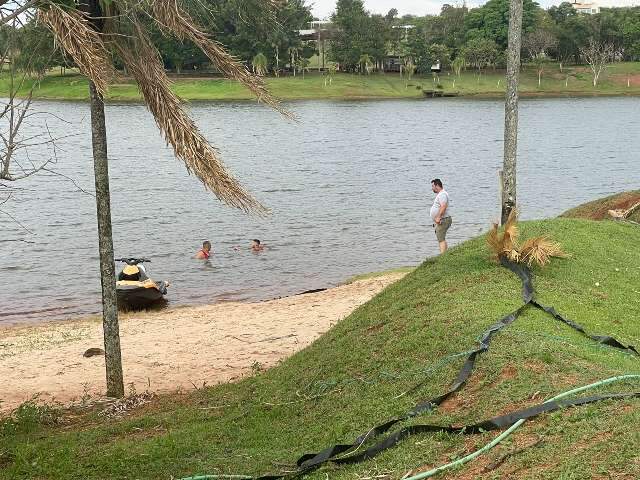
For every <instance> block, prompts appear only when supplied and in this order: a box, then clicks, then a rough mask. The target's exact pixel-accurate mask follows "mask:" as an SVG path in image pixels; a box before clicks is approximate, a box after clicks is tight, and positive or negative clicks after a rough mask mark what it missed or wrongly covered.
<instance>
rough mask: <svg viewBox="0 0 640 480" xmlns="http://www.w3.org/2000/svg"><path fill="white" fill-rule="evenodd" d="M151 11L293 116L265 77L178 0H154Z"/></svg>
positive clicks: (223, 68) (228, 73)
mask: <svg viewBox="0 0 640 480" xmlns="http://www.w3.org/2000/svg"><path fill="white" fill-rule="evenodd" d="M150 2H151V15H152V16H153V18H154V19H155V21H156V22H157V23H158V25H159V26H160V28H161V29H162V30H165V31H166V30H168V31H170V32H171V33H173V34H174V35H175V36H176V37H177V38H178V39H180V40H191V41H192V42H193V43H194V44H195V45H197V46H198V48H199V49H200V50H202V52H204V54H205V55H206V56H207V57H209V59H210V60H211V61H212V62H213V63H214V64H215V65H216V67H217V68H218V69H219V70H220V71H221V72H222V73H223V74H224V75H225V76H226V77H228V78H231V79H234V80H237V81H239V82H240V83H242V84H243V85H244V86H245V87H247V88H248V89H249V90H251V92H253V94H254V95H255V96H256V97H257V98H258V100H259V101H263V102H264V103H266V104H267V105H269V106H270V107H272V108H274V109H275V110H277V111H278V112H280V113H281V114H283V115H284V116H286V117H288V118H291V119H293V118H294V116H293V114H292V113H291V112H289V111H287V110H286V109H285V108H284V107H282V105H281V104H280V101H279V100H278V99H276V98H275V97H273V96H272V95H271V94H270V93H269V91H268V90H267V87H266V85H265V83H264V81H263V80H262V79H261V78H259V77H257V76H256V75H253V74H252V73H251V72H250V71H249V70H248V69H247V67H246V66H245V65H243V64H242V63H240V62H239V61H238V59H236V58H235V57H233V56H232V55H231V54H230V53H229V52H227V51H226V50H225V48H224V47H223V46H222V44H220V43H219V42H217V41H215V40H212V39H210V38H209V37H208V36H207V34H206V33H204V32H203V31H201V30H200V29H199V28H198V26H197V25H196V23H195V22H194V20H193V19H192V18H191V16H190V15H189V14H188V13H187V12H185V11H184V10H183V9H181V8H180V6H179V5H178V1H177V0H150Z"/></svg>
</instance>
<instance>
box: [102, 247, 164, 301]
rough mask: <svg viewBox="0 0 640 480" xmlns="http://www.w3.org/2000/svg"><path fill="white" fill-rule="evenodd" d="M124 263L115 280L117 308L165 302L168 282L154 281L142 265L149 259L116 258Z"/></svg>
mask: <svg viewBox="0 0 640 480" xmlns="http://www.w3.org/2000/svg"><path fill="white" fill-rule="evenodd" d="M115 260H116V261H117V262H122V263H125V264H126V265H125V266H124V267H123V269H122V271H121V272H120V273H119V274H118V279H117V281H116V293H117V296H118V308H119V309H121V310H140V309H144V308H148V307H150V306H153V305H158V304H163V303H165V302H166V300H165V298H164V296H165V295H166V294H167V287H168V286H169V282H164V281H162V282H154V281H153V280H152V279H151V278H149V275H147V270H146V268H145V266H144V265H143V264H144V263H145V262H150V261H151V260H149V259H147V258H116V259H115Z"/></svg>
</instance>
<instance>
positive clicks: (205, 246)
mask: <svg viewBox="0 0 640 480" xmlns="http://www.w3.org/2000/svg"><path fill="white" fill-rule="evenodd" d="M202 250H204V251H205V252H208V251H210V250H211V242H210V241H209V240H206V241H204V242H202Z"/></svg>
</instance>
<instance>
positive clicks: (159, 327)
mask: <svg viewBox="0 0 640 480" xmlns="http://www.w3.org/2000/svg"><path fill="white" fill-rule="evenodd" d="M404 275H405V273H390V274H385V275H382V276H379V277H374V278H369V279H365V280H358V281H355V282H353V283H350V284H348V285H342V286H339V287H335V288H331V289H328V290H325V291H322V292H317V293H310V294H306V295H297V296H293V297H286V298H281V299H277V300H270V301H267V302H259V303H236V302H233V303H231V302H230V303H221V304H215V305H206V306H198V307H186V308H177V309H172V310H166V311H160V312H143V313H137V314H128V315H126V316H123V317H122V318H121V320H120V338H121V348H122V359H123V368H124V377H125V384H126V385H127V387H126V388H127V389H129V388H130V387H129V386H130V385H131V384H132V385H133V386H134V387H135V389H136V391H137V392H142V391H145V390H149V391H153V392H168V391H175V390H179V389H182V390H188V389H193V388H194V386H197V387H201V386H202V385H203V384H206V385H212V384H216V383H219V382H226V381H231V380H235V379H238V378H240V377H242V376H243V375H246V374H247V373H249V372H251V369H252V365H254V364H255V362H257V363H259V364H260V365H261V366H262V367H265V368H267V367H270V366H273V365H275V364H276V363H277V362H278V360H280V359H282V358H285V357H287V356H289V355H291V354H292V353H294V352H296V351H298V350H300V349H302V348H304V347H305V346H307V345H309V344H310V343H311V342H313V340H315V339H316V338H317V337H319V336H320V335H321V334H322V333H324V332H326V331H327V330H328V329H329V328H330V327H331V326H332V325H334V324H335V323H336V322H338V321H340V320H342V319H343V318H344V317H346V316H347V315H349V313H351V312H352V311H353V310H354V309H355V308H357V307H358V306H359V305H361V304H363V303H365V302H366V301H368V300H369V299H370V298H372V297H373V296H375V295H376V294H377V293H379V292H380V291H381V290H383V289H384V288H385V287H386V286H387V285H389V284H391V283H393V282H395V281H397V280H399V279H400V278H402V277H403V276H404ZM93 347H98V348H103V344H102V325H101V323H100V321H99V320H98V319H84V320H73V321H66V322H55V323H45V324H38V325H26V326H24V325H23V326H17V327H16V326H13V327H12V326H9V327H5V328H3V327H0V378H1V379H2V386H1V387H0V388H1V390H0V411H4V412H6V411H8V410H11V409H13V408H15V407H16V406H18V405H19V404H20V403H22V402H24V401H25V400H28V399H30V398H32V397H33V396H34V395H38V396H39V398H40V399H42V400H46V401H51V400H55V401H58V402H61V403H63V404H68V403H70V402H77V401H79V400H80V399H81V398H82V397H83V396H84V397H85V398H86V397H88V396H90V397H91V398H92V399H96V398H101V397H102V395H103V392H104V375H105V374H104V356H94V357H90V358H85V357H83V353H84V352H85V351H86V350H87V349H89V348H93Z"/></svg>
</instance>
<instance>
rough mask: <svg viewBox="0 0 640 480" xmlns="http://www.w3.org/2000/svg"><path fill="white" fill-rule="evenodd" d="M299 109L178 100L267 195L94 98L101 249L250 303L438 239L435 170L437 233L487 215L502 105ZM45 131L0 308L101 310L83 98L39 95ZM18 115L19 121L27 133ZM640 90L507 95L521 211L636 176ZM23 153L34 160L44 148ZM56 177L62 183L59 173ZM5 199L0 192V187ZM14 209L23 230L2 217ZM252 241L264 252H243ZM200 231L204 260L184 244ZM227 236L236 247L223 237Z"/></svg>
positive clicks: (6, 266) (586, 195) (7, 229)
mask: <svg viewBox="0 0 640 480" xmlns="http://www.w3.org/2000/svg"><path fill="white" fill-rule="evenodd" d="M289 106H290V108H291V109H292V110H293V111H294V112H295V113H296V114H297V115H298V117H299V123H292V122H289V121H286V120H284V119H283V118H281V117H280V116H279V115H278V114H277V113H275V112H273V111H271V110H269V109H267V108H265V107H262V106H260V105H256V104H255V103H249V102H238V103H195V104H191V105H190V107H189V108H190V111H191V113H192V115H193V117H194V118H195V119H196V121H197V123H198V125H199V126H200V127H201V129H202V131H203V132H204V133H205V135H206V136H207V138H208V139H210V140H211V142H212V143H214V144H215V145H217V146H218V147H219V148H220V151H221V155H222V158H223V159H224V161H225V162H226V164H227V165H228V167H229V169H230V170H231V171H232V172H233V173H234V174H235V175H236V176H237V177H238V178H239V179H241V181H242V182H243V183H244V185H245V186H246V187H247V188H248V189H249V190H250V191H251V192H252V193H253V194H254V195H255V196H256V197H257V198H258V199H259V200H260V201H262V202H263V203H264V204H266V205H267V206H268V207H269V208H270V209H271V212H272V214H271V216H270V217H268V218H266V219H260V218H255V217H250V216H246V215H244V214H242V213H241V212H238V211H234V210H232V209H230V208H227V207H225V206H223V205H222V204H220V203H219V202H218V201H217V200H216V199H215V197H214V196H213V195H212V194H211V193H208V192H206V191H205V190H204V188H203V187H202V186H201V184H200V183H199V182H198V180H197V179H196V178H194V177H192V176H189V175H188V173H187V172H186V169H185V168H184V166H183V165H182V163H181V162H180V161H178V160H176V159H175V158H174V157H173V155H172V152H171V151H170V150H169V149H168V148H166V147H165V145H164V142H163V140H162V138H161V137H160V135H159V133H158V131H157V129H156V126H155V124H154V121H153V119H152V117H151V115H150V114H149V113H148V112H147V110H146V109H145V108H144V107H143V106H141V105H109V106H108V107H107V128H108V135H109V156H110V176H111V194H112V215H113V231H114V232H113V233H114V246H115V255H116V257H119V256H146V257H149V258H150V259H151V260H152V262H151V263H150V264H149V265H148V267H147V268H148V271H149V272H150V273H151V275H152V276H153V278H155V279H168V280H170V281H171V283H172V286H171V288H170V292H169V295H168V299H169V302H170V303H169V304H170V305H172V306H175V305H184V304H201V303H213V302H220V301H230V300H236V301H255V300H264V299H270V298H274V297H280V296H285V295H291V294H295V293H298V292H302V291H305V290H308V289H314V288H321V287H328V286H332V285H336V284H339V283H340V282H342V281H344V280H345V279H347V278H348V277H350V276H352V275H355V274H359V273H364V272H370V271H379V270H385V269H389V268H394V267H399V266H405V265H416V264H418V263H420V262H421V261H423V260H424V259H425V258H426V257H429V256H432V255H435V254H436V253H437V251H438V249H437V243H436V239H435V235H434V233H433V229H432V227H431V223H432V222H431V220H430V218H429V215H428V211H429V207H430V205H431V202H432V199H433V194H432V193H431V190H430V184H429V181H430V180H431V179H432V178H434V177H439V178H441V179H442V180H443V182H444V183H445V188H446V189H447V190H448V191H449V194H450V196H451V199H452V208H453V211H454V214H453V217H454V224H453V226H452V228H451V230H450V232H449V243H450V245H455V244H458V243H460V242H462V241H464V240H466V239H468V238H470V237H472V236H475V235H477V234H478V233H480V232H482V231H486V230H487V228H488V227H489V225H490V223H491V222H492V221H495V220H496V219H497V218H498V215H499V199H498V176H497V172H498V170H499V169H500V167H501V165H502V139H503V131H502V129H503V115H504V113H503V112H504V110H503V109H504V107H503V103H502V102H501V101H499V100H476V99H473V100H472V99H455V98H454V99H437V100H384V101H338V102H333V101H305V102H295V103H291V104H290V105H289ZM35 107H36V109H37V110H38V111H40V112H49V113H52V114H55V116H53V115H48V116H46V117H42V118H46V121H47V125H48V127H49V129H50V130H51V132H52V133H53V135H55V136H65V135H72V136H70V137H67V138H64V139H61V140H60V141H59V142H58V143H57V148H56V149H57V157H58V160H57V164H56V165H55V167H54V168H55V170H56V171H57V172H58V173H59V174H61V175H64V176H61V175H56V176H52V175H50V174H41V175H37V176H34V177H32V178H31V179H29V180H25V181H21V182H19V183H17V184H16V186H17V187H20V188H21V189H20V190H17V191H16V192H15V193H14V195H13V197H12V198H11V199H10V201H9V202H7V203H5V204H4V205H2V207H0V208H1V209H2V211H3V212H5V213H0V322H2V323H15V322H24V321H44V320H52V319H60V318H67V317H73V316H79V315H87V314H94V313H99V312H100V311H101V306H100V279H99V266H98V253H97V252H98V247H97V232H96V220H95V203H94V198H93V197H92V196H91V195H89V194H87V193H83V192H82V191H80V190H79V188H81V189H84V190H87V191H92V190H93V163H92V158H91V142H90V123H89V108H88V105H87V104H83V103H68V102H65V103H61V102H42V101H40V102H37V103H36V104H35ZM35 129H36V124H33V125H27V126H26V129H25V134H27V133H29V131H35ZM639 130H640V99H637V98H581V99H528V100H523V101H521V108H520V137H519V142H520V143H519V164H518V199H519V203H520V207H521V212H522V218H523V219H534V218H542V217H548V216H554V215H557V214H559V213H561V212H562V211H564V210H566V209H568V208H570V207H572V206H575V205H577V204H579V203H582V202H584V201H587V200H591V199H595V198H597V197H601V196H604V195H608V194H611V193H615V192H618V191H622V190H628V189H634V188H639V185H640V168H639V167H638V158H639V156H640V139H638V137H637V135H636V132H638V131H639ZM48 153H49V152H47V151H46V150H45V149H41V151H38V150H37V149H33V150H32V151H31V155H32V158H34V159H37V158H38V155H40V158H44V157H43V156H45V155H47V154H48ZM70 179H72V180H73V181H72V180H70ZM3 197H4V196H0V200H1V199H2V198H3ZM7 213H8V214H10V215H11V216H13V217H15V219H17V220H18V221H19V222H20V223H22V224H23V226H24V227H26V228H27V229H28V230H29V231H27V230H25V228H23V227H21V226H20V225H18V224H17V223H15V222H14V221H13V220H12V219H11V218H9V216H8V215H6V214H7ZM252 238H259V239H261V240H262V241H263V243H264V244H266V245H267V246H268V249H267V250H266V251H264V252H262V253H260V254H253V253H251V252H250V251H249V249H248V248H249V245H250V241H251V239H252ZM203 240H211V242H212V243H213V250H214V252H215V253H214V255H213V256H212V258H211V261H210V262H202V261H196V260H193V259H192V256H193V255H194V254H195V252H196V251H197V250H198V249H199V248H200V246H201V244H202V241H203ZM234 246H237V247H240V249H239V250H234V248H233V247H234Z"/></svg>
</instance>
